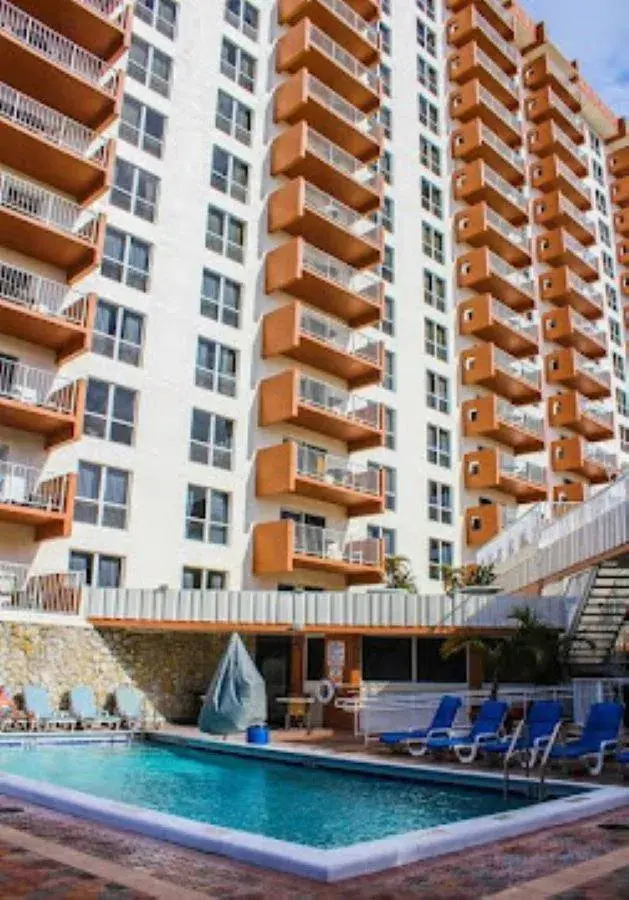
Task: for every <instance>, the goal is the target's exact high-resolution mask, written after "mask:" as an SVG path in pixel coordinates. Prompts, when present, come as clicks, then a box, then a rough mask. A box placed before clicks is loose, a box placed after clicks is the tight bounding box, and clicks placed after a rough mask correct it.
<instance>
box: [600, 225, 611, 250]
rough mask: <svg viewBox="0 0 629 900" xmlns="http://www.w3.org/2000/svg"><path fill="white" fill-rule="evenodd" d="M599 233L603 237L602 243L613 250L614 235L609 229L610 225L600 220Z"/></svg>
mask: <svg viewBox="0 0 629 900" xmlns="http://www.w3.org/2000/svg"><path fill="white" fill-rule="evenodd" d="M598 233H599V234H600V236H601V241H602V242H603V243H604V244H606V245H607V246H608V247H610V248H611V245H612V233H611V231H610V229H609V225H606V224H605V222H602V221H601V220H600V219H599V220H598Z"/></svg>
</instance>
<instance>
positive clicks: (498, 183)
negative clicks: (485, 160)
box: [484, 166, 527, 210]
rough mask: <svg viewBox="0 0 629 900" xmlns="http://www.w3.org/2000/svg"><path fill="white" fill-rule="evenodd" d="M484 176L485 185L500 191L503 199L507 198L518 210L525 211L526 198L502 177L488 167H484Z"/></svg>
mask: <svg viewBox="0 0 629 900" xmlns="http://www.w3.org/2000/svg"><path fill="white" fill-rule="evenodd" d="M484 176H485V181H486V182H487V184H489V185H491V186H492V187H494V188H495V189H496V190H497V191H500V193H501V194H503V195H504V196H505V197H508V198H509V200H511V202H512V203H513V204H514V205H515V206H517V207H518V208H519V209H522V210H526V203H527V201H526V197H525V196H524V193H523V192H522V191H521V190H520V189H519V188H517V187H515V186H514V185H512V184H509V182H508V181H505V180H504V178H502V176H500V175H498V173H497V172H494V170H493V169H490V168H489V166H485V167H484Z"/></svg>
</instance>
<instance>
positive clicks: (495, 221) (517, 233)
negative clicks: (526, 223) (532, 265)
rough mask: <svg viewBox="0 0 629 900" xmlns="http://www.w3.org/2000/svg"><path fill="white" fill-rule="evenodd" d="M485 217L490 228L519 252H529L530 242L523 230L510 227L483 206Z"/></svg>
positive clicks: (506, 222)
mask: <svg viewBox="0 0 629 900" xmlns="http://www.w3.org/2000/svg"><path fill="white" fill-rule="evenodd" d="M485 216H486V219H487V222H488V223H489V224H490V225H491V226H492V228H495V230H496V231H498V232H500V234H501V235H502V236H503V237H505V238H506V239H507V240H508V241H510V242H511V243H512V244H515V245H516V246H517V247H519V248H520V249H521V250H524V251H527V252H528V251H529V250H530V246H531V242H530V239H529V236H528V235H527V233H526V231H525V230H524V229H523V228H517V227H516V226H515V225H512V224H511V222H508V221H507V220H506V219H503V218H502V216H501V215H499V214H498V213H497V212H496V211H495V210H493V209H492V208H491V207H490V206H487V205H485Z"/></svg>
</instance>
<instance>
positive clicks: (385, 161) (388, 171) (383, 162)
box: [379, 150, 393, 184]
mask: <svg viewBox="0 0 629 900" xmlns="http://www.w3.org/2000/svg"><path fill="white" fill-rule="evenodd" d="M379 166H380V174H381V175H382V177H383V178H384V180H385V181H386V183H387V184H393V156H392V155H391V153H390V151H389V150H384V151H383V152H382V154H381V155H380V162H379Z"/></svg>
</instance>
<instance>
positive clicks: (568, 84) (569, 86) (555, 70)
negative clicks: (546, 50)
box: [546, 56, 577, 94]
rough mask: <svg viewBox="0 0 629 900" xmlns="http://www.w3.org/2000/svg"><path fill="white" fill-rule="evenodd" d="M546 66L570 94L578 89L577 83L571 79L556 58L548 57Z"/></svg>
mask: <svg viewBox="0 0 629 900" xmlns="http://www.w3.org/2000/svg"><path fill="white" fill-rule="evenodd" d="M546 67H547V69H548V72H549V73H550V74H551V75H552V76H553V78H555V79H556V80H557V81H558V82H559V84H560V85H562V87H564V88H565V89H566V90H567V91H568V93H569V94H571V93H572V92H573V91H575V90H577V85H575V83H574V82H573V81H570V79H569V78H568V76H567V75H566V73H565V72H563V71H562V70H561V69H560V68H559V66H558V65H557V63H556V62H554V60H552V59H551V58H550V56H547V57H546Z"/></svg>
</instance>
